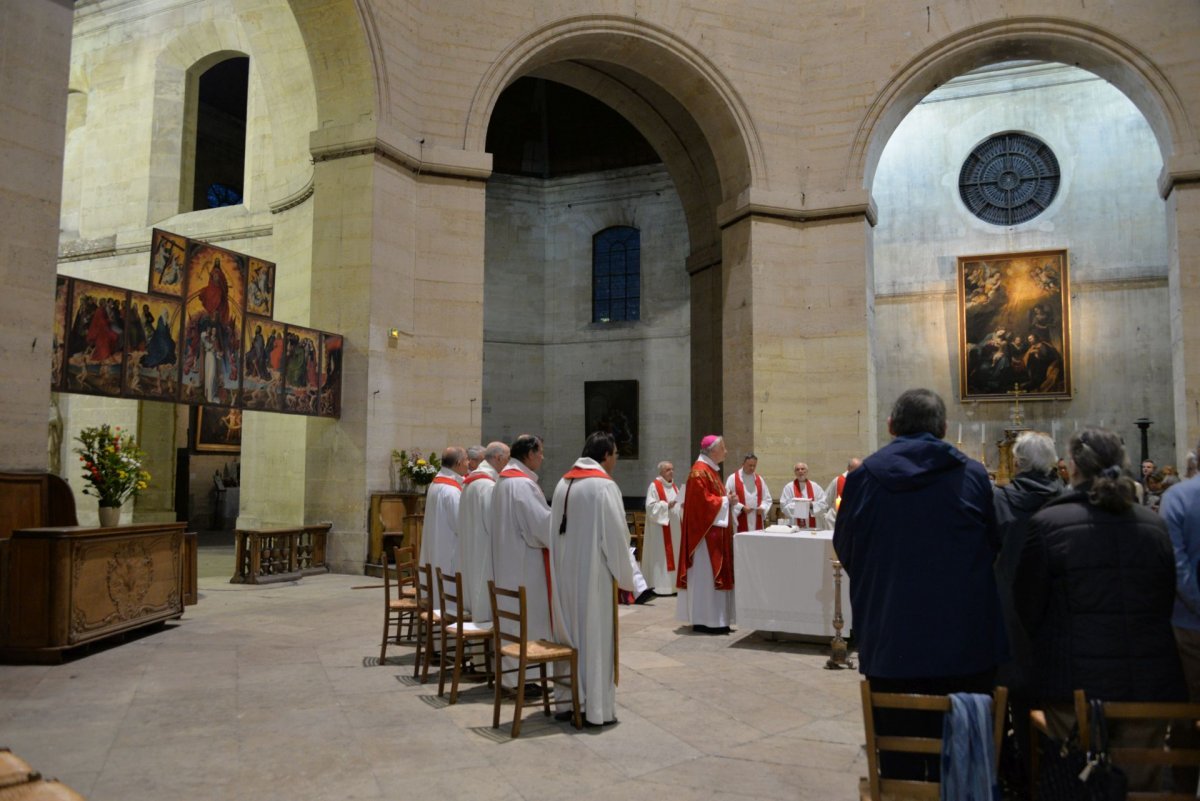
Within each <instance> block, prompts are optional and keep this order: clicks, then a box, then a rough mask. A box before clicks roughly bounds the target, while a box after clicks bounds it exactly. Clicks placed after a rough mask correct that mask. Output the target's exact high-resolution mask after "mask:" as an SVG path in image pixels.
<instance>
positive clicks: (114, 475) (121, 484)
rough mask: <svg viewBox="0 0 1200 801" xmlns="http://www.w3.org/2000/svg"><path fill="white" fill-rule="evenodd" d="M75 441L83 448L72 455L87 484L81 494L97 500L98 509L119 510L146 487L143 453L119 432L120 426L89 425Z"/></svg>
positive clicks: (131, 439)
mask: <svg viewBox="0 0 1200 801" xmlns="http://www.w3.org/2000/svg"><path fill="white" fill-rule="evenodd" d="M75 441H76V442H78V443H80V444H81V445H82V446H83V447H81V448H76V449H75V452H76V453H77V454H79V461H81V462H83V480H84V481H86V482H87V483H88V484H89V485H90V486H87V487H84V488H83V493H84V494H85V495H94V496H96V497H97V498H99V499H100V505H101V506H110V507H119V506H120V505H121V504H123V503H125V500H126V499H127V498H130V497H134V496H136V495H137V494H138V493H139V492H141V491H142V490H144V489H146V487H148V486H149V482H150V474H149V473H147V472H146V471H145V470H143V469H142V463H143V462H145V461H146V453H145V451H143V450H142V449H141V448H139V447H138V446H137V442H136V441H135V440H134V439H133V437H132V436H130V435H129V434H122V433H121V427H120V426H117V427H116V428H110V427H109V426H108V424H107V423H105V424H104V425H102V426H91V427H89V428H85V429H83V430H82V431H80V432H79V436H78V437H76V438H75Z"/></svg>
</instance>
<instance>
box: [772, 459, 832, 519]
mask: <svg viewBox="0 0 1200 801" xmlns="http://www.w3.org/2000/svg"><path fill="white" fill-rule="evenodd" d="M792 472H793V473H794V474H795V476H796V477H795V478H794V479H792V481H791V482H789V483H788V484H787V485H786V486H785V487H784V488H783V492H781V493H779V509H780V510H781V511H782V512H783V514H784V515H786V516H787V518H788V523H790V524H791V525H793V526H797V527H799V528H816V527H817V521H818V520H820V521H824V519H825V508H826V505H827V504H826V503H825V490H823V489H821V485H820V484H814V483H813V482H812V481H811V480H810V479H809V477H808V465H806V464H805V463H804V462H796V466H795V467H794V468H793V469H792Z"/></svg>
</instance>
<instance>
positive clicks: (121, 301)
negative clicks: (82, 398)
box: [63, 281, 129, 397]
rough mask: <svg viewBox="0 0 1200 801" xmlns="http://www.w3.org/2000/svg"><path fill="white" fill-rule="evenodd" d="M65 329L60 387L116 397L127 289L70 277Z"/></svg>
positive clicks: (123, 362) (119, 383) (118, 393)
mask: <svg viewBox="0 0 1200 801" xmlns="http://www.w3.org/2000/svg"><path fill="white" fill-rule="evenodd" d="M73 284H74V289H73V291H72V296H71V313H70V316H69V319H70V321H71V325H70V328H69V329H68V331H67V355H66V378H65V386H64V387H63V389H64V390H66V391H68V392H80V393H84V394H91V395H108V396H111V397H117V396H119V395H120V394H121V375H122V372H123V367H124V364H125V343H124V337H123V336H122V332H123V331H124V330H125V319H124V318H125V306H126V303H127V301H128V299H129V291H128V290H125V289H117V288H116V287H111V286H104V285H103V284H91V283H88V282H86V281H74V282H73Z"/></svg>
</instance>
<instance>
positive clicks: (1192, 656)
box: [1161, 448, 1200, 702]
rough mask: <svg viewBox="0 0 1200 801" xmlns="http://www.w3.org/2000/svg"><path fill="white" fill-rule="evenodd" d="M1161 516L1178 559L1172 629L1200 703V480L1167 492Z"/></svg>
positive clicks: (1193, 696) (1192, 691)
mask: <svg viewBox="0 0 1200 801" xmlns="http://www.w3.org/2000/svg"><path fill="white" fill-rule="evenodd" d="M1197 450H1198V451H1200V448H1198V449H1197ZM1161 513H1162V519H1163V522H1164V523H1166V524H1167V533H1168V534H1169V535H1170V537H1171V549H1172V553H1173V554H1174V557H1175V606H1174V609H1173V610H1172V612H1171V626H1172V627H1173V628H1174V630H1175V642H1176V644H1177V645H1178V646H1179V658H1180V660H1181V661H1182V662H1183V675H1184V678H1185V679H1186V680H1187V688H1188V699H1189V700H1191V701H1198V702H1200V578H1198V577H1197V566H1198V565H1200V481H1191V480H1188V481H1184V482H1183V483H1181V484H1179V485H1177V486H1175V487H1173V488H1172V489H1171V490H1170V491H1168V492H1167V493H1165V494H1164V495H1163V500H1162V508H1161Z"/></svg>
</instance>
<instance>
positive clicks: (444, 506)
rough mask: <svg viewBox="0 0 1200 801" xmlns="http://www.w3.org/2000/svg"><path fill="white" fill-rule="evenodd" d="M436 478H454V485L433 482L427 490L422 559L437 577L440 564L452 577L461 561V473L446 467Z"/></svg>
mask: <svg viewBox="0 0 1200 801" xmlns="http://www.w3.org/2000/svg"><path fill="white" fill-rule="evenodd" d="M437 477H438V478H443V479H445V478H448V479H451V480H452V481H453V482H454V486H450V485H449V484H441V483H438V482H437V481H434V482H433V483H431V484H430V485H429V489H428V490H426V492H425V521H424V523H423V524H422V526H421V559H420V562H421V564H423V565H424V564H430V565H433V566H434V568H435V573H434V575H435V576H436V568H439V567H440V568H441V569H442V574H443V575H446V576H453V575H454V573H455V571H456V570H457V567H456V565H457V561H458V557H457V555H458V531H457V529H458V503H459V501H460V500H461V499H462V476H460V475H458V474H457V473H455V472H454V471H453V470H451V469H449V468H446V467H443V468H442V469H441V470H440V471H438V474H437ZM434 581H435V582H436V581H437V579H436V578H435V579H434ZM434 592H435V593H436V592H437V590H436V589H435V590H434Z"/></svg>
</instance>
